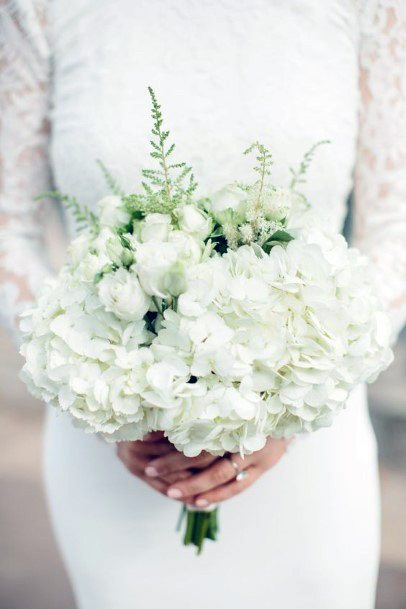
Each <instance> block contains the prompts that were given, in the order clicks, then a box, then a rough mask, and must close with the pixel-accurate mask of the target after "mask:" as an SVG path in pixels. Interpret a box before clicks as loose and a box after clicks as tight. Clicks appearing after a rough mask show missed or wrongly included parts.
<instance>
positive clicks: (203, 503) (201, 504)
mask: <svg viewBox="0 0 406 609" xmlns="http://www.w3.org/2000/svg"><path fill="white" fill-rule="evenodd" d="M196 505H197V506H198V507H207V506H208V505H209V502H208V501H207V499H197V501H196Z"/></svg>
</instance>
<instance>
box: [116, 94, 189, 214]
mask: <svg viewBox="0 0 406 609" xmlns="http://www.w3.org/2000/svg"><path fill="white" fill-rule="evenodd" d="M148 91H149V94H150V97H151V103H152V109H151V115H152V121H153V126H152V139H151V140H150V144H151V148H152V150H151V152H150V156H151V157H152V158H153V159H154V160H155V161H156V162H157V164H158V169H143V170H142V176H143V182H142V187H143V190H144V192H143V193H142V194H132V195H129V196H127V197H125V202H126V204H127V208H128V210H129V211H130V212H131V213H133V211H136V212H141V213H142V214H144V215H145V214H148V213H154V212H159V213H173V212H174V210H175V209H176V208H177V207H179V206H180V205H183V204H185V203H188V202H190V201H191V198H192V195H193V193H194V191H195V190H196V188H197V183H196V181H195V179H194V175H193V172H192V168H191V167H190V166H189V165H187V164H186V163H173V162H171V157H172V155H173V152H174V150H175V144H173V143H172V144H169V142H168V138H169V131H167V130H165V129H164V127H163V117H162V112H161V106H160V105H159V103H158V100H157V98H156V95H155V93H154V91H153V90H152V89H151V87H148Z"/></svg>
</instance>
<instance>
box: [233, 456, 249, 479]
mask: <svg viewBox="0 0 406 609" xmlns="http://www.w3.org/2000/svg"><path fill="white" fill-rule="evenodd" d="M228 460H229V462H230V463H231V465H232V466H233V468H234V471H235V474H236V475H235V479H236V480H237V482H241V481H242V480H245V478H246V477H247V476H248V472H247V471H246V470H244V469H241V468H240V466H239V465H238V463H236V462H235V461H233V459H232V458H231V456H230V457H229V458H228Z"/></svg>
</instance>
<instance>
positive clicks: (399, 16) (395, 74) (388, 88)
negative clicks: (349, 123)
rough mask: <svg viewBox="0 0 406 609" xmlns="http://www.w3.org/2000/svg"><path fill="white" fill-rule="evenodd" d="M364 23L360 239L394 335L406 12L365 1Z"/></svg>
mask: <svg viewBox="0 0 406 609" xmlns="http://www.w3.org/2000/svg"><path fill="white" fill-rule="evenodd" d="M361 24H362V31H361V39H360V94H361V108H360V128H359V141H358V154H357V159H358V161H357V167H356V174H355V200H356V205H355V241H356V245H357V246H358V247H359V248H360V249H361V250H363V251H364V252H365V253H366V254H367V255H368V256H369V257H370V258H371V259H372V261H373V263H374V266H375V272H376V280H377V283H378V286H379V290H380V294H381V297H382V300H383V303H384V305H385V306H386V308H387V309H388V310H389V311H390V313H391V316H392V320H393V325H394V333H395V334H396V332H398V331H400V330H401V328H402V325H403V323H404V319H405V307H406V293H405V276H406V249H405V247H404V244H405V238H406V7H405V5H403V7H402V1H401V0H381V1H380V2H377V3H374V2H367V3H366V5H365V7H364V10H363V11H362V12H361Z"/></svg>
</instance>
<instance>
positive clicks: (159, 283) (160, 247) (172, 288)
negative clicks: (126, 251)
mask: <svg viewBox="0 0 406 609" xmlns="http://www.w3.org/2000/svg"><path fill="white" fill-rule="evenodd" d="M134 268H135V270H136V272H137V274H138V277H139V280H140V283H141V285H142V287H143V289H144V290H145V292H146V293H147V294H149V295H150V296H158V297H159V298H167V297H168V296H170V295H172V296H177V295H178V294H179V293H180V292H181V291H182V290H183V287H184V275H185V269H184V266H183V264H182V263H181V261H180V256H179V250H178V247H176V245H175V244H174V243H167V242H165V241H147V243H140V244H138V245H137V248H136V261H135V264H134Z"/></svg>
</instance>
